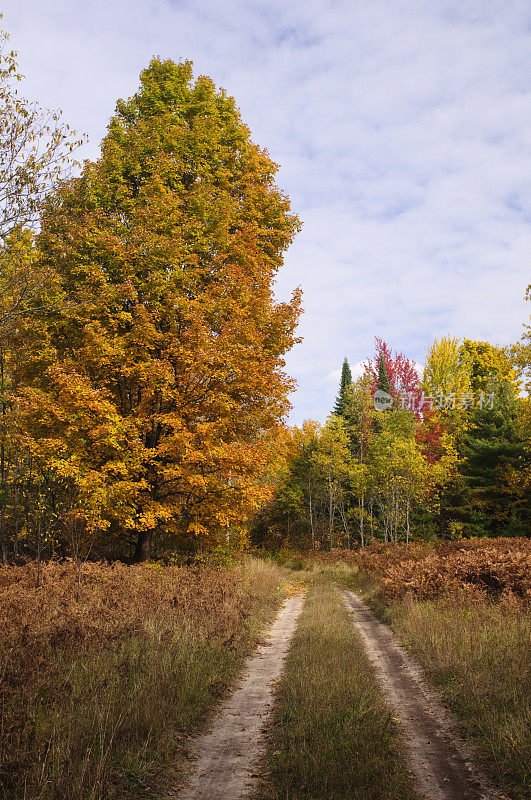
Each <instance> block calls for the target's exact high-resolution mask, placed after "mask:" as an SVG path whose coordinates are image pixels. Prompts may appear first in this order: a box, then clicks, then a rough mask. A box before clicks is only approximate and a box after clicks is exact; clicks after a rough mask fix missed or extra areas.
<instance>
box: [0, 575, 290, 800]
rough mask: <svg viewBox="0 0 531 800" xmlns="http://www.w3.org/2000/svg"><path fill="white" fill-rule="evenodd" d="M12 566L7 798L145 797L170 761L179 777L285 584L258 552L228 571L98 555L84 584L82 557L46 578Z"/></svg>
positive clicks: (1, 671)
mask: <svg viewBox="0 0 531 800" xmlns="http://www.w3.org/2000/svg"><path fill="white" fill-rule="evenodd" d="M27 569H28V570H29V569H30V568H29V567H28V568H27ZM13 577H15V581H13ZM0 578H1V579H2V581H0V583H4V584H6V585H5V586H4V587H3V588H2V589H1V590H0V594H2V598H1V599H2V600H4V601H6V602H4V604H3V610H4V614H5V618H4V620H3V621H4V623H5V624H4V626H3V629H2V634H3V635H0V675H1V676H2V678H3V680H2V684H1V685H2V690H1V695H0V699H1V704H2V707H1V715H2V716H1V727H0V735H1V740H2V752H1V759H0V786H1V788H0V796H1V797H2V798H3V799H4V800H15V799H16V800H37V798H38V800H52V798H53V800H74V798H75V800H100V798H103V797H106V798H107V797H121V798H122V797H139V796H143V795H144V794H145V793H146V792H145V791H144V790H146V791H147V790H148V789H149V788H150V786H154V785H155V780H156V785H157V788H158V789H162V788H163V787H162V786H161V783H160V779H159V778H158V777H157V778H155V776H156V775H157V776H158V775H160V774H164V772H165V769H164V767H165V766H166V765H172V770H171V775H172V779H174V780H178V777H179V769H178V766H179V763H180V764H181V765H182V763H183V760H184V755H185V746H186V739H187V735H188V734H189V733H190V732H191V731H192V730H194V729H195V728H196V727H197V726H198V725H199V723H200V721H201V720H202V718H203V717H204V715H205V713H206V712H207V711H208V709H209V708H210V707H211V706H212V705H213V703H214V702H215V701H216V700H217V699H218V698H219V696H220V695H221V694H222V693H223V692H224V691H225V690H226V689H227V687H228V686H229V685H230V682H231V680H232V679H233V677H234V676H235V674H236V673H237V671H238V669H239V667H240V666H241V663H242V660H243V658H244V656H245V655H246V654H247V653H248V652H249V650H250V649H251V648H252V646H253V645H254V644H255V642H256V640H257V637H258V635H259V632H260V631H261V630H262V628H263V626H264V625H265V624H266V623H267V622H268V621H269V620H270V619H271V618H272V617H273V615H274V613H275V611H276V609H277V607H278V604H279V600H280V598H281V594H282V590H281V589H280V586H281V583H282V573H281V572H280V570H279V569H278V567H276V566H275V565H272V564H267V563H263V562H258V561H253V560H246V561H244V562H242V564H240V565H239V566H237V567H235V568H234V569H232V570H224V571H216V570H201V571H197V570H192V569H186V568H153V567H149V566H144V567H133V568H128V567H119V568H111V567H104V566H97V565H87V575H86V584H85V585H84V586H83V587H82V588H81V591H78V590H77V587H76V575H75V570H74V568H73V567H72V568H68V567H64V566H63V567H59V565H49V567H48V568H45V570H44V574H43V584H42V586H41V587H39V589H34V588H31V589H30V588H29V585H31V586H32V587H33V581H32V576H31V575H29V576H26V575H25V574H24V573H18V574H17V575H15V576H13V573H12V572H11V571H9V570H7V571H5V572H4V573H3V572H2V571H1V570H0ZM25 578H27V582H28V586H25V585H24V581H25ZM21 587H22V589H21ZM32 592H34V594H31V593H32ZM15 594H17V596H18V599H19V604H18V605H19V609H20V614H21V616H19V619H21V620H22V623H23V624H22V625H21V626H20V629H19V633H17V631H16V625H15V624H12V623H13V620H12V619H11V614H13V613H15V606H12V605H10V604H9V603H8V602H7V600H8V598H9V597H13V596H14V595H15ZM24 596H25V600H24V599H23V597H24ZM39 609H41V613H40V616H39ZM8 612H9V615H8ZM175 764H177V769H174V768H173V767H175Z"/></svg>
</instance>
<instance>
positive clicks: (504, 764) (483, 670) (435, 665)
mask: <svg viewBox="0 0 531 800" xmlns="http://www.w3.org/2000/svg"><path fill="white" fill-rule="evenodd" d="M389 613H390V617H391V621H392V624H393V627H394V628H395V630H396V631H397V633H398V634H399V636H400V637H401V639H402V640H403V641H404V642H405V643H406V644H407V645H408V646H409V648H410V649H411V650H412V652H413V653H414V654H415V656H416V657H417V659H418V660H419V661H420V662H421V664H422V665H423V666H424V667H425V669H426V670H427V672H428V675H429V678H430V680H431V682H432V683H433V684H434V685H435V686H436V687H437V688H438V689H439V690H440V691H441V693H442V695H443V697H444V699H445V700H446V702H447V703H448V705H449V706H450V708H451V709H452V710H453V711H454V712H455V713H456V714H457V716H458V718H459V719H460V721H461V723H462V725H463V729H464V732H465V734H466V735H467V737H469V738H470V739H471V740H472V741H473V742H474V743H475V745H476V746H477V749H478V752H479V755H480V756H481V758H482V760H483V763H484V765H485V767H486V768H487V769H488V770H489V771H490V772H491V774H492V775H493V777H494V778H495V780H496V782H497V784H498V785H499V786H500V787H501V788H502V789H503V790H504V791H505V792H507V794H509V795H510V796H511V798H513V800H528V799H529V797H530V794H529V790H530V787H531V677H530V664H531V615H530V614H529V613H519V612H518V611H515V612H511V611H510V610H508V609H507V608H506V607H504V606H500V605H498V604H495V603H492V602H485V601H477V602H475V603H474V604H464V603H459V602H455V601H454V602H448V601H443V600H439V601H424V602H420V601H414V600H411V599H408V600H406V601H402V602H401V603H393V604H392V605H391V606H390V609H389Z"/></svg>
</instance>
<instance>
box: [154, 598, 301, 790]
mask: <svg viewBox="0 0 531 800" xmlns="http://www.w3.org/2000/svg"><path fill="white" fill-rule="evenodd" d="M303 602H304V599H303V597H302V596H301V595H298V596H296V597H292V598H290V599H289V600H286V601H285V603H284V604H283V605H282V607H281V609H280V612H279V614H278V616H277V618H276V620H275V622H274V623H273V625H272V626H271V628H270V630H269V633H268V636H267V638H266V641H265V642H264V644H263V645H261V646H260V647H258V648H257V650H256V651H255V653H254V655H252V656H251V657H250V658H249V659H248V660H247V662H246V665H245V668H244V670H243V674H242V677H241V680H240V682H239V685H238V686H237V688H236V690H235V691H234V693H233V694H232V696H231V697H230V698H229V700H227V702H226V703H225V705H224V706H223V708H222V709H221V711H220V712H219V714H218V715H217V716H216V718H215V719H214V721H213V723H212V725H211V727H210V730H209V731H208V732H207V733H205V734H203V735H202V736H200V737H198V739H197V740H196V742H195V747H194V750H195V751H196V753H197V755H196V759H195V762H194V763H193V768H192V772H191V774H190V777H189V782H188V785H187V786H186V787H185V788H184V789H183V790H182V791H180V792H178V793H175V794H172V795H166V799H165V800H170V798H178V800H239V798H242V797H244V796H246V795H247V794H248V793H249V791H250V787H251V785H252V783H253V777H252V775H253V770H254V769H255V768H256V766H257V764H258V761H259V758H260V755H261V753H262V750H263V746H262V742H261V733H262V731H263V729H264V726H265V724H266V721H267V717H268V715H269V712H270V710H271V706H272V702H273V690H274V683H275V681H276V680H277V679H278V677H279V675H280V671H281V669H282V665H283V663H284V659H285V657H286V654H287V651H288V647H289V644H290V641H291V638H292V636H293V633H294V632H295V627H296V623H297V618H298V616H299V614H300V612H301V610H302V606H303Z"/></svg>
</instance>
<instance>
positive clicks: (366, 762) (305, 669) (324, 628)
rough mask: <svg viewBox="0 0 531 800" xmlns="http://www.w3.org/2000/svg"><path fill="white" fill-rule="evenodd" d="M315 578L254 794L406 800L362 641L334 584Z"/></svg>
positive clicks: (394, 744) (391, 729) (394, 739)
mask: <svg viewBox="0 0 531 800" xmlns="http://www.w3.org/2000/svg"><path fill="white" fill-rule="evenodd" d="M314 579H315V581H316V585H315V586H314V588H313V589H312V590H311V591H310V594H309V597H308V600H307V603H306V606H305V609H304V611H303V613H302V615H301V618H300V622H299V626H298V629H297V631H296V633H295V636H294V639H293V643H292V645H291V649H290V652H289V654H288V658H287V660H286V664H285V668H284V674H283V677H282V678H281V681H280V683H279V686H278V691H277V708H276V713H275V719H274V724H273V728H272V731H271V734H270V737H269V742H268V748H267V755H266V760H265V767H266V769H265V772H266V774H267V773H269V776H268V778H267V779H266V780H264V781H263V783H262V785H261V787H260V790H259V793H258V794H259V797H260V800H347V798H348V800H409V799H410V798H413V797H414V796H415V795H414V793H413V789H412V785H411V781H410V778H409V776H408V774H407V771H406V768H405V766H404V761H403V758H402V752H401V745H400V743H399V740H398V735H397V733H396V729H395V723H394V721H393V720H392V718H391V717H390V713H389V710H388V709H387V707H386V705H385V704H384V701H383V699H382V696H381V694H380V691H379V689H378V687H377V685H376V683H375V679H374V676H373V673H372V669H371V666H370V664H369V661H368V658H367V655H366V653H365V650H364V646H363V643H362V642H361V640H360V638H359V635H358V633H357V632H356V631H355V629H354V627H353V625H352V621H351V619H350V617H349V615H348V612H347V610H346V609H345V606H344V603H343V601H342V599H341V597H340V595H339V593H338V591H337V589H335V588H334V587H333V586H332V585H331V584H330V583H329V582H327V581H324V582H323V581H319V579H318V577H316V576H315V578H314Z"/></svg>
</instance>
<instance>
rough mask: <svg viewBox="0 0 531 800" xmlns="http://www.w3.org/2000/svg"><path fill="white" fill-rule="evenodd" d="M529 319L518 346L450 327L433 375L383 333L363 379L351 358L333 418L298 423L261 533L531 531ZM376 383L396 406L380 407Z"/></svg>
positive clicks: (271, 537) (331, 542)
mask: <svg viewBox="0 0 531 800" xmlns="http://www.w3.org/2000/svg"><path fill="white" fill-rule="evenodd" d="M530 292H531V287H529V288H528V290H527V297H528V299H531V297H530ZM530 330H531V329H530V328H529V326H526V330H525V332H524V335H523V337H522V339H521V341H520V342H519V343H518V344H516V345H515V346H514V347H509V348H501V347H497V346H495V345H492V344H490V343H488V342H479V341H472V340H468V339H465V340H463V341H459V340H458V339H456V338H452V337H448V336H447V337H442V338H441V339H439V340H436V341H435V342H434V343H433V345H432V346H431V348H430V350H429V352H428V354H427V357H426V362H425V368H424V371H423V375H422V377H420V376H419V374H418V373H417V369H416V367H415V364H414V363H413V362H412V361H411V360H409V359H408V358H406V357H405V356H404V355H403V354H401V353H393V352H392V351H391V349H390V347H389V346H388V344H387V343H386V342H384V341H382V340H380V339H377V340H376V353H375V355H374V358H373V359H372V360H371V359H369V360H368V361H367V362H366V364H365V368H364V373H363V375H362V376H361V377H360V378H358V379H357V380H354V381H353V380H352V375H351V370H350V366H349V364H348V361H347V359H345V361H344V363H343V368H342V374H341V382H340V388H339V393H338V396H337V399H336V403H335V407H334V411H333V413H332V414H331V415H330V417H329V418H328V420H327V421H326V424H325V425H319V424H318V423H316V422H312V421H306V422H305V423H303V425H302V426H301V427H300V428H295V429H294V430H293V431H291V432H290V433H289V435H288V441H287V453H288V456H287V459H286V462H285V465H284V468H283V471H282V473H281V474H280V475H279V484H278V488H277V490H276V492H275V495H274V498H273V500H272V502H271V503H270V504H269V505H268V506H267V507H266V508H264V509H263V510H262V512H261V513H260V514H259V515H258V517H257V519H256V521H255V524H254V528H253V539H254V541H255V542H256V543H257V544H259V545H261V546H266V547H270V548H278V547H280V546H283V545H291V546H296V547H303V548H309V547H311V548H314V549H315V548H330V549H331V548H333V547H336V546H339V547H348V548H350V547H352V546H358V545H361V546H364V545H365V544H367V543H371V542H374V541H384V542H403V543H405V544H406V545H407V544H408V542H409V541H410V539H411V537H412V536H414V537H415V538H421V539H432V538H436V537H440V538H448V539H452V538H460V537H470V536H529V535H530V534H531V403H530V398H529V390H530V389H531V384H530V378H531V376H530V364H531V357H530V356H531V333H530ZM523 384H525V387H523ZM523 388H524V389H525V391H522V389H523ZM377 390H380V391H381V392H385V394H386V395H388V396H390V397H391V398H392V400H393V402H392V406H391V407H388V408H387V409H385V410H383V411H381V410H379V409H377V408H376V407H375V402H374V396H375V393H376V392H377Z"/></svg>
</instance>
